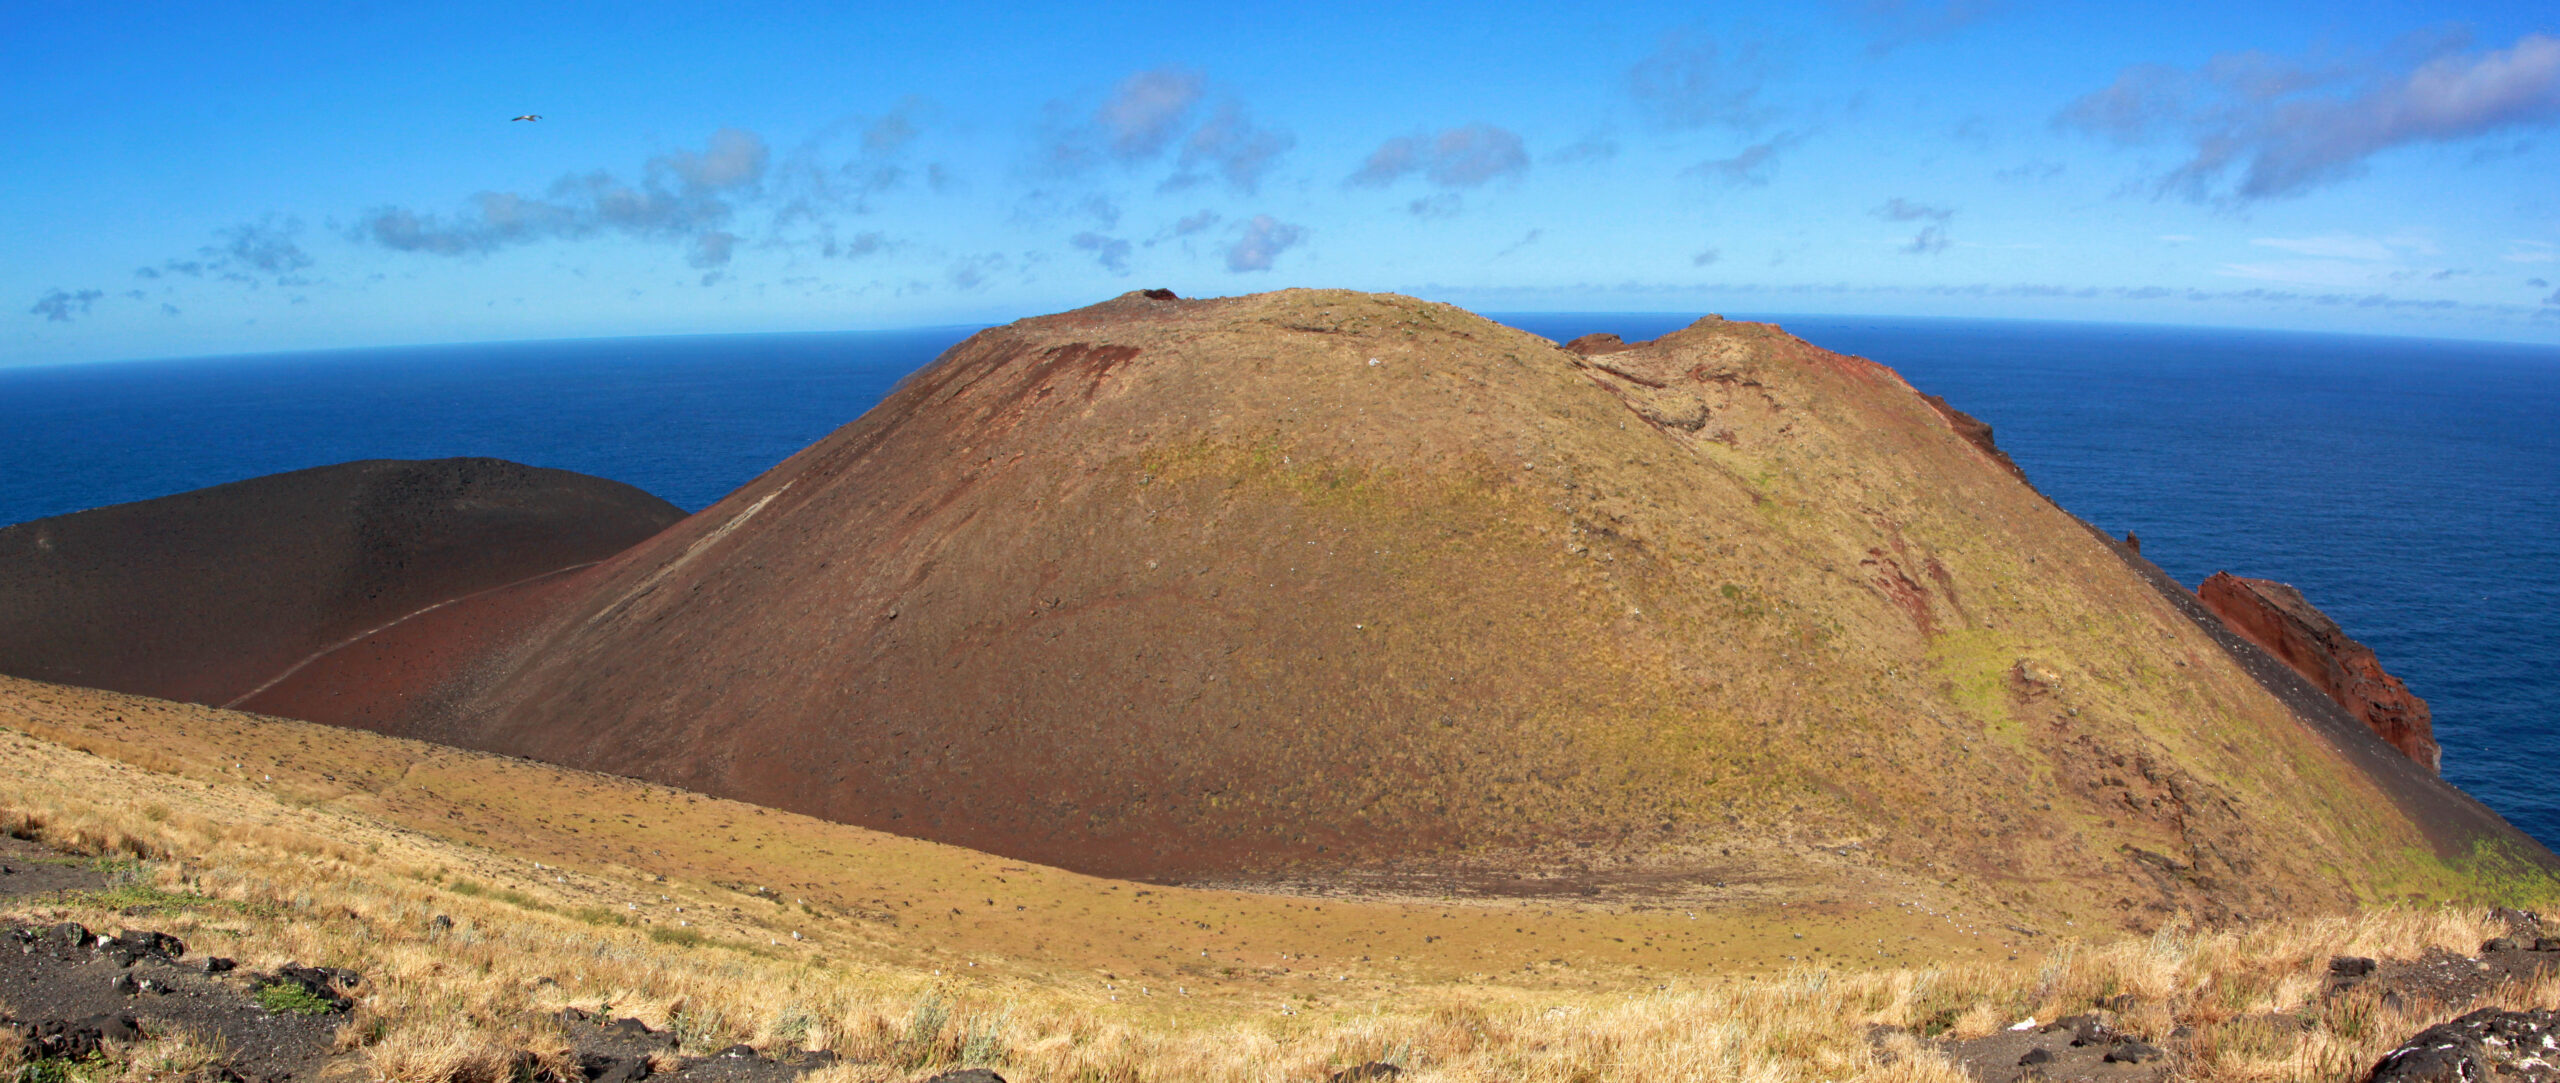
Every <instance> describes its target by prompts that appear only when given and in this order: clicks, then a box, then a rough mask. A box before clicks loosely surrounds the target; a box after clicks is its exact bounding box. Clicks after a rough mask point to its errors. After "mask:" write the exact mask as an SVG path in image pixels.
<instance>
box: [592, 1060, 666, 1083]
mask: <svg viewBox="0 0 2560 1083" xmlns="http://www.w3.org/2000/svg"><path fill="white" fill-rule="evenodd" d="M578 1070H579V1071H580V1072H581V1073H583V1074H585V1076H586V1077H587V1083H639V1081H640V1080H643V1079H647V1078H649V1058H647V1057H609V1056H606V1055H604V1054H602V1053H583V1054H580V1055H579V1056H578Z"/></svg>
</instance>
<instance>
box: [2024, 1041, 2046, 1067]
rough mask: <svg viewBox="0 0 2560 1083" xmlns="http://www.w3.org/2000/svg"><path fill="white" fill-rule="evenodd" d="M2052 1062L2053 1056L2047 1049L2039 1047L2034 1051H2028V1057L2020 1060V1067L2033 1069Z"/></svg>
mask: <svg viewBox="0 0 2560 1083" xmlns="http://www.w3.org/2000/svg"><path fill="white" fill-rule="evenodd" d="M2052 1061H2053V1054H2052V1053H2051V1052H2048V1051H2047V1050H2046V1049H2045V1047H2043V1046H2037V1047H2035V1048H2033V1049H2030V1050H2027V1055H2026V1056H2023V1057H2020V1058H2018V1067H2020V1068H2032V1067H2034V1066H2036V1065H2039V1064H2049V1063H2052Z"/></svg>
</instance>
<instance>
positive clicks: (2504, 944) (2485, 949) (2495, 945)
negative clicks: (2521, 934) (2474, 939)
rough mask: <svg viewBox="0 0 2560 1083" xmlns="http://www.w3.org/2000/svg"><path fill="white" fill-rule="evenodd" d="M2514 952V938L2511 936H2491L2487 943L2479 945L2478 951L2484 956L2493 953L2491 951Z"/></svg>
mask: <svg viewBox="0 0 2560 1083" xmlns="http://www.w3.org/2000/svg"><path fill="white" fill-rule="evenodd" d="M2515 950H2517V948H2516V938H2514V937H2512V936H2493V937H2490V938H2489V939H2488V941H2487V942H2485V943H2483V944H2481V945H2480V951H2481V954H2484V955H2485V954H2488V953H2489V952H2493V951H2515Z"/></svg>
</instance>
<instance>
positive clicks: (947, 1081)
mask: <svg viewBox="0 0 2560 1083" xmlns="http://www.w3.org/2000/svg"><path fill="white" fill-rule="evenodd" d="M924 1083H1004V1077H1003V1076H1000V1075H997V1074H996V1072H995V1069H993V1068H962V1069H960V1070H958V1071H953V1072H944V1073H942V1074H941V1075H938V1076H935V1077H933V1078H931V1079H928V1080H925V1081H924Z"/></svg>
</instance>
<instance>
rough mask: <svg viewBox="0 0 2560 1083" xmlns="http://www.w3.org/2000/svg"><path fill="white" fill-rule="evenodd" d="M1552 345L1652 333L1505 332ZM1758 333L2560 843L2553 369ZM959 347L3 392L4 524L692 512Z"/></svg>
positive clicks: (21, 380) (1832, 328)
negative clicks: (2275, 609)
mask: <svg viewBox="0 0 2560 1083" xmlns="http://www.w3.org/2000/svg"><path fill="white" fill-rule="evenodd" d="M1501 318H1502V319H1504V321H1505V322H1508V323H1511V324H1513V325H1515V326H1519V327H1523V328H1526V329H1528V330H1531V331H1535V332H1538V333H1540V334H1544V335H1547V336H1548V337H1551V338H1555V339H1558V340H1562V339H1565V338H1570V337H1572V336H1574V335H1578V334H1581V333H1584V332H1586V331H1614V332H1617V333H1618V334H1620V335H1623V336H1624V337H1626V338H1627V339H1629V340H1631V341H1632V340H1636V339H1640V338H1650V337H1653V336H1654V335H1657V334H1659V333H1661V332H1663V331H1667V330H1671V329H1673V328H1676V327H1679V326H1681V325H1683V324H1685V323H1687V322H1688V317H1685V316H1664V315H1649V314H1632V315H1631V314H1515V315H1511V316H1506V317H1501ZM1761 318H1775V319H1777V320H1778V321H1779V322H1780V323H1782V324H1783V325H1784V326H1785V327H1786V328H1787V329H1788V330H1789V331H1791V332H1794V333H1796V334H1797V335H1800V336H1802V337H1804V338H1806V339H1808V340H1810V341H1812V342H1814V343H1816V344H1818V345H1821V346H1825V347H1828V348H1831V349H1835V350H1840V351H1843V352H1848V353H1856V354H1861V355H1864V356H1867V357H1872V358H1874V359H1876V360H1878V361H1882V362H1884V363H1886V364H1888V365H1891V366H1893V367H1894V368H1896V369H1898V370H1900V371H1901V372H1902V374H1903V375H1904V376H1906V377H1908V378H1909V379H1910V380H1911V382H1912V383H1914V384H1916V385H1918V386H1919V387H1920V388H1921V389H1922V390H1924V391H1930V392H1934V393H1937V394H1941V395H1944V396H1946V397H1947V399H1948V400H1949V401H1950V402H1952V403H1953V404H1955V405H1956V406H1957V407H1959V408H1961V409H1964V410H1966V411H1968V412H1970V413H1972V414H1974V415H1975V416H1978V417H1980V418H1982V419H1983V420H1985V421H1988V422H1990V423H1991V424H1992V425H1993V426H1994V428H1995V430H1996V433H1997V438H1998V440H1999V442H2000V445H2001V446H2002V447H2003V448H2005V449H2007V450H2008V452H2009V454H2010V455H2011V456H2012V457H2013V458H2015V459H2016V460H2017V461H2018V464H2019V465H2020V466H2021V467H2023V468H2024V469H2025V470H2026V472H2027V475H2028V476H2029V477H2030V478H2032V479H2033V480H2034V481H2035V483H2036V485H2037V486H2038V487H2039V488H2041V489H2043V490H2044V491H2045V493H2046V494H2047V495H2050V496H2052V497H2053V498H2054V499H2055V500H2056V501H2058V502H2059V503H2061V504H2062V506H2063V507H2066V508H2069V509H2070V510H2071V511H2073V512H2075V513H2077V514H2078V515H2080V516H2081V517H2082V518H2085V519H2088V520H2089V521H2091V522H2093V523H2096V524H2097V525H2099V526H2101V527H2104V528H2106V529H2108V530H2110V531H2112V532H2115V533H2117V534H2122V533H2124V532H2125V531H2127V530H2131V531H2134V532H2136V533H2138V534H2140V535H2141V537H2142V542H2143V546H2142V548H2143V554H2144V555H2145V556H2148V557H2150V558H2152V559H2153V560H2154V561H2157V562H2158V563H2159V564H2160V565H2161V567H2163V568H2165V569H2167V570H2168V571H2169V572H2170V573H2171V574H2172V575H2175V576H2176V577H2178V579H2180V580H2181V581H2183V582H2185V583H2187V584H2189V585H2193V584H2195V583H2196V582H2198V581H2200V580H2201V579H2203V578H2204V577H2205V576H2207V575H2209V574H2211V573H2213V572H2215V571H2219V570H2224V569H2228V570H2230V571H2232V572H2235V573H2237V574H2241V575H2248V576H2255V577H2260V578H2268V579H2278V580H2282V581H2285V582H2288V583H2292V584H2294V585H2295V586H2297V587H2300V588H2301V589H2302V591H2303V593H2304V594H2306V595H2307V596H2309V597H2310V599H2311V600H2312V602H2313V603H2314V604H2317V605H2319V606H2320V607H2321V608H2322V609H2324V610H2326V611H2327V612H2328V613H2329V614H2330V615H2331V616H2333V617H2336V618H2337V619H2338V621H2339V622H2340V623H2341V624H2343V625H2344V626H2345V627H2346V629H2347V631H2348V632H2349V634H2352V635H2354V636H2356V637H2357V638H2359V639H2362V640H2364V641H2365V642H2366V643H2368V644H2370V645H2372V646H2373V648H2374V649H2375V651H2377V652H2378V653H2379V654H2380V655H2381V657H2382V661H2383V664H2384V665H2385V666H2387V667H2389V668H2390V669H2391V671H2392V672H2394V673H2396V674H2399V675H2400V676H2401V677H2402V678H2404V679H2405V680H2407V681H2408V682H2409V686H2410V688H2411V689H2412V690H2413V691H2415V692H2417V693H2418V694H2419V695H2420V696H2422V697H2425V698H2426V700H2427V701H2428V703H2429V704H2430V705H2432V706H2433V708H2434V710H2435V722H2436V734H2437V737H2438V739H2439V740H2440V741H2442V743H2443V745H2444V750H2445V757H2444V758H2445V774H2446V776H2447V777H2449V778H2451V779H2452V780H2453V781H2454V782H2456V783H2457V784H2459V785H2461V786H2462V787H2463V788H2464V789H2466V790H2468V791H2470V792H2471V793H2472V794H2473V795H2475V796H2477V797H2479V798H2480V799H2481V800H2483V801H2485V802H2487V803H2488V804H2489V806H2490V807H2492V808H2495V809H2497V810H2498V811H2499V812H2501V813H2503V814H2505V815H2506V817H2507V818H2508V819H2509V820H2510V821H2513V822H2514V823H2515V824H2516V825H2517V826H2519V827H2521V828H2524V829H2525V830H2526V831H2528V832H2531V833H2532V834H2534V835H2535V836H2536V837H2538V838H2540V839H2542V840H2543V841H2545V842H2546V843H2552V844H2554V845H2560V784H2554V783H2553V782H2552V781H2551V780H2550V778H2549V776H2546V775H2545V774H2543V772H2544V771H2546V770H2548V769H2549V766H2548V765H2551V764H2555V763H2560V718H2556V717H2555V714H2560V348H2553V347H2534V346H2508V345H2497V344H2483V343H2465V342H2440V341H2425V340H2411V339H2389V338H2373V337H2351V336H2326V335H2306V334H2294V333H2274V332H2250V331H2232V330H2220V329H2197V328H2158V327H2130V326H2114V325H2091V324H2052V323H2025V322H2006V321H1952V320H1915V319H1900V318H1896V319H1875V318H1854V317H1783V316H1782V317H1761ZM969 330H971V329H970V328H938V329H927V330H918V331H906V332H886V333H847V334H787V335H782V334H777V335H727V336H706V337H686V338H655V339H619V340H584V341H569V342H541V343H515V344H506V345H494V346H493V345H475V346H450V347H419V348H412V349H399V350H366V351H348V352H336V353H305V354H294V355H285V356H274V357H246V358H244V357H233V358H215V359H203V360H191V361H151V362H124V363H114V364H87V365H67V366H41V367H22V368H0V524H5V523H14V522H20V521H23V520H26V519H33V518H40V517H43V516H47V515H58V514H62V513H64V512H70V511H77V510H80V509H82V508H87V507H94V506H97V505H100V504H110V503H116V502H120V501H126V500H139V499H145V498H149V497H154V496H161V495H165V494H168V493H173V492H179V491H183V490H186V489H192V488H197V487H201V486H205V485H213V484H218V483H221V482H225V481H236V480H239V479H241V478H247V477H255V476H257V475H260V474H268V473H274V472H277V471H282V470H292V469H298V468H301V467H306V466H317V465H322V464H326V463H335V462H344V461H347V460H350V459H364V458H434V457H440V456H448V455H491V456H496V457H499V458H506V459H514V460H517V461H519V462H527V463H532V464H535V465H540V466H553V467H561V468H565V469H570V470H577V471H581V472H584V473H589V474H596V475H600V476H603V477H609V478H615V479H618V480H621V481H626V482H630V483H632V484H634V485H638V486H640V487H641V488H644V489H647V490H649V491H650V492H653V493H656V494H658V495H660V496H662V497H665V498H666V499H668V500H671V501H673V502H675V503H676V504H679V505H682V506H683V507H685V508H686V509H688V510H695V509H699V508H702V507H703V506H705V505H708V504H710V503H711V502H712V501H714V500H717V499H718V498H720V497H721V496H722V495H725V494H726V493H728V492H729V491H730V490H732V489H734V488H736V487H737V486H739V485H741V484H743V483H745V482H746V481H747V480H748V479H750V478H752V477H754V476H755V475H756V474H757V473H759V472H761V471H763V470H764V469H766V468H768V467H770V466H772V465H773V464H775V463H777V462H779V461H781V460H782V459H783V457H785V456H787V455H789V454H790V453H792V452H794V451H797V450H799V449H800V448H801V447H804V446H806V445H807V444H809V443H810V442H812V441H815V440H817V439H818V438H819V437H821V436H824V435H826V434H827V433H828V432H830V431H832V430H833V429H835V428H836V427H837V426H839V425H841V424H843V423H844V422H846V421H849V420H851V419H853V418H854V417H855V416H856V415H859V414H860V413H861V412H862V411H863V410H865V409H868V408H869V407H870V406H871V405H872V404H873V403H875V402H877V401H878V400H879V399H880V398H881V396H882V395H884V394H886V393H887V391H888V390H889V388H890V387H891V386H892V385H894V384H895V383H896V381H897V380H898V378H900V377H901V376H904V375H905V374H906V373H908V372H910V371H912V370H913V369H915V368H916V367H917V366H919V365H922V364H923V363H924V362H926V361H929V360H931V359H932V358H933V357H934V356H935V355H936V354H938V353H939V352H940V351H941V350H942V349H943V348H944V347H946V346H948V345H950V344H951V343H953V342H956V341H958V340H959V339H960V338H962V337H964V336H965V335H966V334H967V333H968V331H969Z"/></svg>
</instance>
